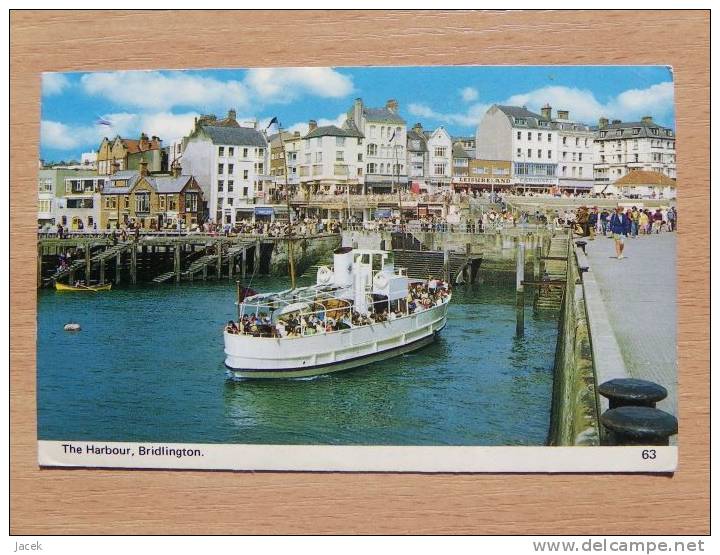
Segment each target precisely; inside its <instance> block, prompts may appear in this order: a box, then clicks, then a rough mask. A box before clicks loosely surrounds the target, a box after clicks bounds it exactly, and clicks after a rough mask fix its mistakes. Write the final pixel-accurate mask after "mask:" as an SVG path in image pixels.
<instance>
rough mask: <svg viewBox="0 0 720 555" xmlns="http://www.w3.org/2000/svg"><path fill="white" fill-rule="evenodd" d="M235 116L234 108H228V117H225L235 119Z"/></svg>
mask: <svg viewBox="0 0 720 555" xmlns="http://www.w3.org/2000/svg"><path fill="white" fill-rule="evenodd" d="M236 117H237V112H236V111H235V109H234V108H230V109H229V110H228V117H227V119H229V120H230V121H235V118H236Z"/></svg>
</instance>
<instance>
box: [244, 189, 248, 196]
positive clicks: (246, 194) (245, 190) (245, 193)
mask: <svg viewBox="0 0 720 555" xmlns="http://www.w3.org/2000/svg"><path fill="white" fill-rule="evenodd" d="M243 196H244V197H246V196H248V188H247V187H243Z"/></svg>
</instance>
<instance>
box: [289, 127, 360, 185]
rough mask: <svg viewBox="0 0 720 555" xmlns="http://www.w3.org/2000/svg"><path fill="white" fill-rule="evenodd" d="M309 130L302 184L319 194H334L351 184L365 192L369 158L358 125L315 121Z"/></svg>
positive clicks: (303, 153)
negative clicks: (364, 155) (363, 188)
mask: <svg viewBox="0 0 720 555" xmlns="http://www.w3.org/2000/svg"><path fill="white" fill-rule="evenodd" d="M308 129H309V130H308V133H307V135H305V136H304V137H303V139H302V148H301V151H300V153H299V154H300V164H299V168H300V184H301V185H303V187H304V188H306V189H308V190H311V191H312V192H313V193H315V194H318V193H319V194H334V193H335V192H336V191H338V190H342V191H347V188H348V187H349V188H350V191H351V192H353V193H359V192H361V191H362V185H363V183H364V169H365V161H364V160H363V136H362V134H361V133H360V132H359V131H358V130H357V128H355V126H348V128H347V129H341V128H340V127H337V126H335V125H326V126H322V127H318V126H317V123H316V122H315V121H314V120H311V121H310V122H309V127H308ZM290 152H292V151H290ZM288 171H290V169H289V167H288Z"/></svg>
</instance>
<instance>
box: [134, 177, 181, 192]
mask: <svg viewBox="0 0 720 555" xmlns="http://www.w3.org/2000/svg"><path fill="white" fill-rule="evenodd" d="M145 179H147V180H148V181H153V182H154V186H155V190H156V191H157V192H158V193H180V192H181V191H182V190H183V189H184V188H185V187H186V186H187V184H188V183H189V182H190V181H192V179H193V176H192V175H180V176H178V177H173V176H171V175H169V176H162V177H154V176H148V177H146V178H145Z"/></svg>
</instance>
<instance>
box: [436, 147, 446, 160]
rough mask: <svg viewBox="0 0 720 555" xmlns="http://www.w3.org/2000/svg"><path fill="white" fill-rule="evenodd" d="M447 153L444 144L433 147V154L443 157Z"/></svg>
mask: <svg viewBox="0 0 720 555" xmlns="http://www.w3.org/2000/svg"><path fill="white" fill-rule="evenodd" d="M446 153H447V148H446V147H444V146H436V147H435V156H438V157H440V158H442V157H444V156H445V155H446Z"/></svg>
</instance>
